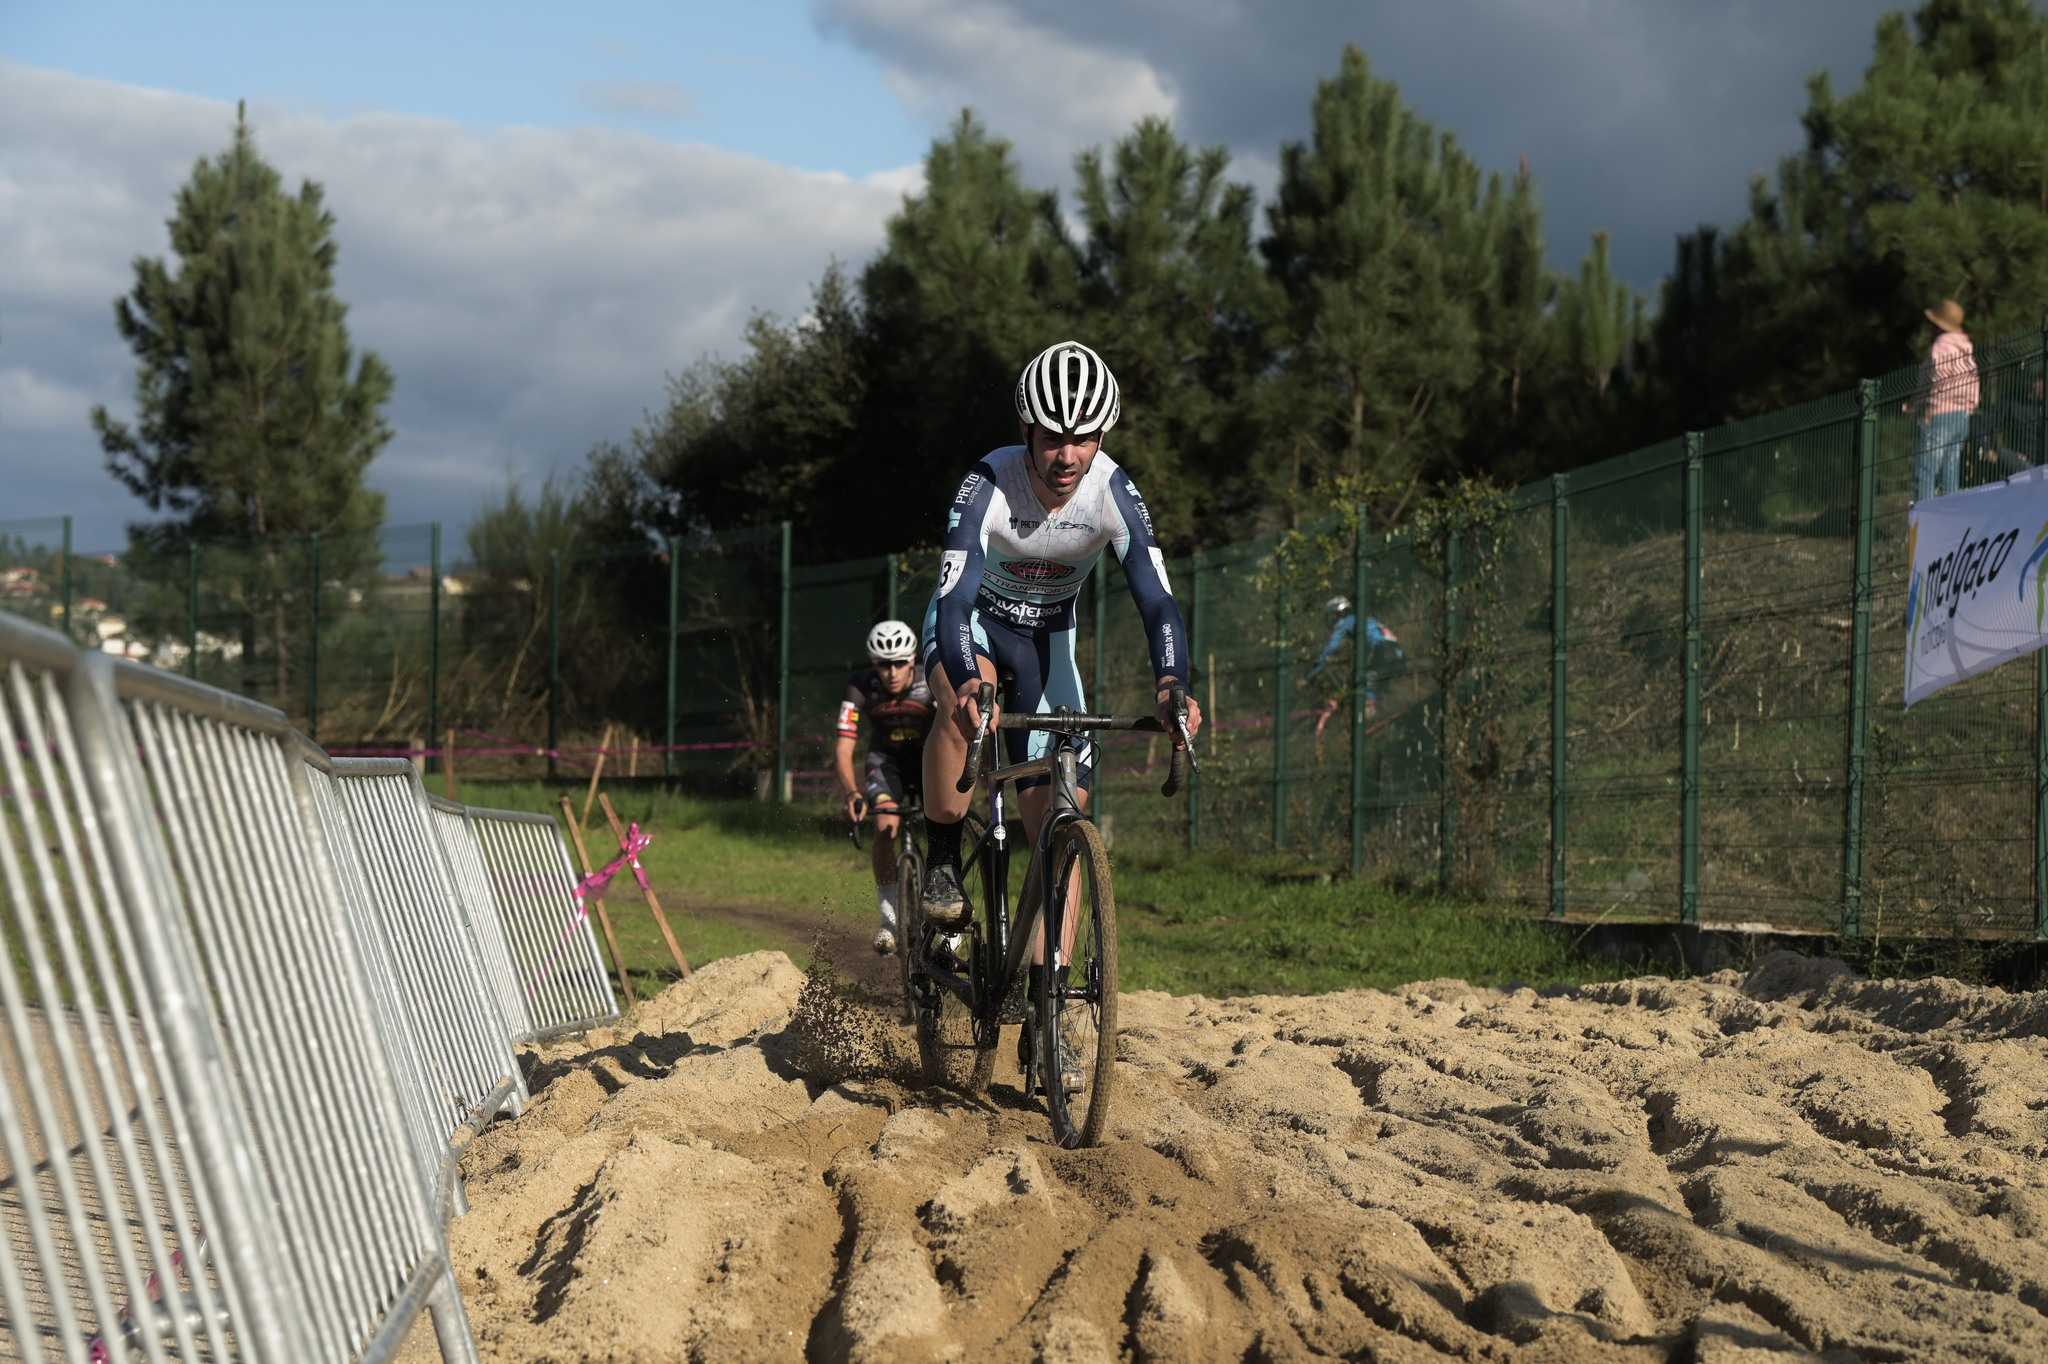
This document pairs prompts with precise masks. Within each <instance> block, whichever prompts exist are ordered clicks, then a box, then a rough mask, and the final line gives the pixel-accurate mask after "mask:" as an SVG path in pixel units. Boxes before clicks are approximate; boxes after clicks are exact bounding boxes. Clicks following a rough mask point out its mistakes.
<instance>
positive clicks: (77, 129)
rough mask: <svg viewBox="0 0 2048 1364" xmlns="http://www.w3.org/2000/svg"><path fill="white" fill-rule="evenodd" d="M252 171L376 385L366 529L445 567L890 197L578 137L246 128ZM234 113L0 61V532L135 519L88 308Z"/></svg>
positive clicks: (641, 142) (259, 118)
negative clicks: (434, 544) (370, 361)
mask: <svg viewBox="0 0 2048 1364" xmlns="http://www.w3.org/2000/svg"><path fill="white" fill-rule="evenodd" d="M250 115H251V119H252V122H253V123H254V124H255V127H256V131H257V142H258V146H259V148H260V149H261V151H262V152H263V154H264V155H265V156H266V158H268V159H269V160H270V162H271V163H272V164H273V165H275V166H276V167H277V168H278V169H279V171H280V172H281V173H282V174H283V175H284V176H285V179H286V182H287V183H288V184H290V185H292V186H294V187H295V186H296V185H297V184H298V182H299V181H300V179H301V178H304V177H310V178H312V179H315V180H318V181H319V182H320V183H321V184H322V185H323V186H324V187H325V189H326V192H327V202H328V206H329V208H330V209H331V211H332V212H333V213H334V215H335V218H336V220H337V223H338V227H337V238H338V240H339V242H340V246H341V257H340V265H339V268H338V291H339V293H340V295H341V297H342V298H343V299H344V300H345V301H346V302H347V303H348V305H349V317H348V323H349V330H350V334H351V339H352V340H353V342H354V343H355V345H356V346H357V347H358V348H359V349H374V350H375V351H377V352H378V353H379V354H380V355H381V356H383V358H384V359H385V360H386V361H387V362H388V363H389V364H390V366H391V368H392V370H393V371H394V373H395V374H396V376H397V392H396V395H395V397H394V399H393V402H392V405H391V408H390V413H389V415H390V419H391V422H392V424H393V426H394V427H395V428H396V430H397V437H396V439H395V440H393V442H392V443H391V445H390V446H388V447H387V448H386V451H385V453H384V454H383V455H382V456H381V457H380V458H379V459H378V461H377V463H376V464H375V465H374V466H372V471H371V482H372V483H373V484H374V485H375V486H376V487H378V488H379V489H381V490H382V491H383V492H385V493H386V494H387V496H388V499H389V506H390V511H389V518H390V520H391V521H392V522H394V523H399V524H409V523H419V522H426V521H434V520H439V521H443V522H446V523H448V529H449V535H450V536H451V539H452V543H453V544H454V545H455V546H459V545H460V533H461V529H462V527H463V526H464V525H466V524H467V522H468V521H469V519H470V518H471V516H473V515H474V514H475V512H476V510H477V508H478V507H479V506H480V505H482V504H483V503H484V502H485V501H487V500H489V499H491V498H494V497H495V496H497V495H498V494H499V493H500V492H501V491H502V489H503V487H504V485H505V482H506V480H507V479H508V478H517V479H519V480H520V481H521V482H522V483H523V484H524V485H525V486H527V487H528V488H529V489H531V488H533V487H536V486H537V485H538V484H539V483H540V482H541V481H542V480H543V479H544V478H545V477H547V475H548V474H549V472H550V471H553V470H560V471H562V472H565V473H566V472H570V471H573V470H574V469H575V468H577V467H578V466H580V464H581V462H582V458H583V455H584V453H585V452H586V451H587V450H588V449H589V448H590V446H591V445H592V444H593V443H594V442H595V441H597V440H600V439H604V438H620V437H624V436H625V435H627V434H628V433H629V432H630V430H631V428H632V427H633V425H634V423H635V422H636V421H637V420H639V418H640V417H641V415H642V414H643V412H645V411H646V410H647V409H649V408H652V407H658V406H659V405H660V404H661V402H662V400H663V395H664V379H665V376H667V375H669V374H672V373H675V372H677V371H679V370H681V369H683V368H685V367H686V366H688V365H689V364H691V363H692V362H693V361H695V360H697V359H698V358H700V357H702V356H704V355H706V354H710V353H720V352H722V353H725V354H731V353H733V351H734V349H735V348H736V346H737V343H738V340H739V335H740V330H741V328H742V326H743V325H744V323H745V322H746V319H747V317H748V316H749V315H750V314H751V313H753V312H755V311H757V310H766V311H770V312H777V313H781V314H783V315H790V314H793V313H796V312H798V311H800V310H801V309H802V308H803V306H804V305H805V303H806V302H807V300H808V294H809V289H810V286H811V284H812V282H813V281H815V280H816V278H817V276H818V274H819V272H820V271H822V270H823V268H824V266H825V264H826V262H827V261H828V260H829V259H831V258H832V257H834V256H837V257H839V258H840V259H842V260H847V261H858V260H861V259H863V258H865V257H866V255H867V254H868V252H869V251H871V250H872V249H873V247H874V246H875V244H876V243H877V242H879V241H880V239H881V234H882V223H883V220H884V219H885V218H886V217H887V215H888V214H889V212H890V211H891V210H892V209H894V208H895V206H896V205H897V203H898V202H900V197H901V195H902V194H903V192H904V191H905V190H907V189H910V188H912V187H914V185H915V183H916V181H915V174H914V172H910V171H906V172H900V173H892V174H885V175H877V176H871V177H867V178H865V179H860V180H854V179H850V178H848V177H845V176H839V175H827V174H813V173H808V172H802V171H797V170H793V169H791V168H789V167H785V166H778V165H774V164H771V163H768V162H763V161H760V160H757V159H754V158H750V157H744V156H738V155H733V154H730V153H726V152H721V151H718V150H716V149H715V148H707V147H702V146H674V145H670V144H666V143H662V142H657V141H655V140H653V139H650V138H646V137H640V136H635V135H632V134H627V133H620V132H608V131H602V130H587V129H586V130H573V131H567V130H565V131H556V130H545V129H512V130H504V131H500V132H496V133H478V132H474V131H470V130H466V129H463V128H459V127H457V126H455V125H453V124H450V123H445V122H440V121H436V120H431V119H421V118H408V117H398V116H391V115H369V116H358V117H352V118H347V119H330V118H320V117H313V116H310V115H307V114H304V113H301V112H297V111H291V110H275V109H266V108H264V107H262V106H260V105H259V106H255V107H252V108H251V110H250ZM233 126H234V109H233V108H232V106H229V105H226V104H222V103H219V102H217V101H212V100H205V99H198V98H193V97H187V96H182V95H172V94H165V93H162V92H156V91H148V90H138V89H135V88H132V87H126V86H120V85H114V84H110V83H106V82H100V81H91V80H86V79H83V78H79V77H74V76H68V75H63V74H60V73H55V72H48V71H40V70H35V69H32V68H27V67H21V66H12V65H7V64H5V63H0V127H5V128H7V129H8V130H9V136H8V137H7V138H6V139H4V140H0V260H4V261H5V262H6V263H7V267H6V269H4V270H0V522H7V521H10V520H16V519H19V518H24V517H31V516H37V517H39V516H45V515H55V514H61V513H66V512H68V513H71V514H72V515H74V516H75V517H77V518H78V538H79V543H80V544H81V545H83V546H87V547H92V548H103V547H113V546H118V545H119V544H120V543H121V542H122V539H123V534H122V527H123V525H124V524H125V523H126V522H128V521H130V520H135V519H139V518H141V517H142V516H144V515H145V509H144V508H143V507H142V505H141V504H140V503H138V502H136V501H135V500H134V499H133V498H131V497H129V496H128V494H127V493H126V491H125V490H124V489H122V488H121V487H120V486H119V485H118V484H116V483H115V482H114V481H113V480H112V479H111V478H109V477H108V476H107V475H106V473H105V471H104V467H103V460H102V456H101V454H100V450H99V445H98V441H97V440H96V438H95V437H94V436H93V434H92V432H91V429H90V427H89V425H88V424H87V411H88V410H89V409H90V407H91V406H92V404H94V403H105V404H107V405H108V406H109V407H111V408H113V409H114V410H115V411H116V413H117V415H118V414H120V413H123V412H126V411H127V410H128V409H129V407H130V394H131V390H132V386H133V383H134V370H135V362H134V357H133V356H132V354H130V353H129V351H128V350H127V348H126V347H125V346H124V345H122V343H121V341H120V339H119V337H118V336H117V335H116V333H115V331H114V324H113V302H114V299H115V298H116V297H117V296H118V295H120V294H122V293H123V292H125V291H126V290H128V289H129V288H131V287H132V285H133V270H132V266H131V262H132V261H133V259H134V258H135V257H136V256H137V255H164V254H166V253H167V251H168V243H167V241H166V238H165V233H164V226H163V224H164V220H165V218H166V217H168V216H169V214H170V212H171V210H172V201H173V197H174V195H175V193H176V191H177V187H178V186H179V184H181V183H182V182H183V181H184V179H185V177H186V176H187V175H188V174H189V173H190V171H191V167H192V164H193V162H194V161H195V160H197V159H199V158H201V157H204V156H210V155H212V154H214V153H215V152H217V151H218V150H219V149H220V148H221V147H222V146H224V145H225V144H226V142H227V140H228V137H229V136H230V134H231V131H232V129H233Z"/></svg>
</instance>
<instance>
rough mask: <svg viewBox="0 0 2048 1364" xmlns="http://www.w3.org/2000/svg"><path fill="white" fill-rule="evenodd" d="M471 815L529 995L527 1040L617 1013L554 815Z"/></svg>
mask: <svg viewBox="0 0 2048 1364" xmlns="http://www.w3.org/2000/svg"><path fill="white" fill-rule="evenodd" d="M466 819H467V821H468V825H469V828H470V831H471V833H472V834H473V835H474V838H475V843H476V846H477V849H478V852H479V854H480V859H479V860H480V869H481V870H482V871H483V872H484V874H485V876H486V882H485V885H484V889H485V891H486V892H487V893H488V895H489V897H490V899H491V900H492V902H493V903H494V904H495V905H496V908H497V915H498V917H499V919H500V921H501V922H502V924H503V925H504V930H505V937H506V940H507V943H508V946H509V949H510V953H511V959H512V960H511V965H512V968H513V970H514V973H515V977H516V983H517V987H518V989H519V991H520V993H521V995H522V996H523V998H524V1000H525V1003H526V1011H527V1017H528V1021H529V1031H528V1032H527V1033H526V1035H525V1038H524V1040H527V1041H534V1042H544V1041H546V1040H548V1039H549V1038H553V1037H560V1036H563V1035H564V1034H568V1033H574V1032H581V1031H582V1030H584V1029H586V1028H588V1027H590V1026H592V1024H593V1023H594V1022H598V1021H602V1020H604V1019H608V1018H613V1017H616V1016H617V1014H618V1003H617V1000H616V997H615V996H614V995H613V994H612V982H611V977H610V976H609V975H608V974H606V972H605V968H604V958H603V957H601V956H599V955H598V951H597V938H596V935H594V934H593V933H592V932H591V931H590V920H589V918H588V917H587V916H586V915H585V912H584V907H583V905H582V903H581V902H580V901H579V900H578V899H577V897H576V885H577V876H576V873H575V871H574V870H573V869H572V867H571V866H570V863H569V850H568V848H566V847H565V846H563V843H562V832H561V830H560V829H559V828H558V827H557V826H556V824H555V822H554V820H552V819H550V818H548V817H547V816H546V815H536V814H527V813H522V812H520V811H516V810H478V809H471V810H469V811H468V813H467V815H466Z"/></svg>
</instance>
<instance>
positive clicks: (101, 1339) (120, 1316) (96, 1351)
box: [85, 1228, 206, 1364]
mask: <svg viewBox="0 0 2048 1364" xmlns="http://www.w3.org/2000/svg"><path fill="white" fill-rule="evenodd" d="M194 1235H195V1236H196V1237H197V1239H198V1241H199V1253H200V1254H202V1255H204V1254H205V1253H206V1236H205V1234H204V1233H203V1232H200V1231H198V1229H197V1228H195V1229H194ZM171 1272H172V1273H175V1274H182V1273H184V1272H185V1252H184V1251H183V1250H174V1251H172V1252H171ZM142 1290H143V1292H145V1293H147V1294H148V1295H149V1300H150V1301H151V1302H160V1301H162V1300H163V1296H164V1286H163V1281H162V1280H161V1279H159V1278H158V1277H157V1274H156V1271H155V1270H151V1271H150V1273H149V1277H148V1278H146V1279H144V1280H143V1281H142ZM134 1317H135V1304H134V1303H133V1302H132V1301H130V1302H124V1303H122V1304H121V1310H120V1311H119V1312H116V1313H115V1314H114V1320H115V1321H116V1322H117V1323H122V1324H123V1329H122V1332H121V1334H122V1335H124V1336H127V1335H130V1334H132V1332H133V1328H132V1327H129V1326H127V1325H125V1323H128V1322H132V1321H133V1320H134ZM85 1357H86V1358H87V1359H90V1360H91V1361H92V1364H113V1361H114V1352H113V1350H112V1349H111V1348H110V1347H109V1346H108V1344H107V1339H106V1337H105V1336H94V1337H93V1338H92V1339H91V1340H89V1341H87V1342H86V1346H85Z"/></svg>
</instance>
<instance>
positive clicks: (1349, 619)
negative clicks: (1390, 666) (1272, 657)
mask: <svg viewBox="0 0 2048 1364" xmlns="http://www.w3.org/2000/svg"><path fill="white" fill-rule="evenodd" d="M1357 628H1358V617H1357V615H1356V614H1346V615H1345V616H1344V617H1342V618H1341V619H1340V620H1338V622H1337V624H1336V628H1334V629H1332V630H1331V631H1330V638H1329V641H1328V642H1327V643H1325V644H1324V645H1323V651H1322V652H1321V653H1320V654H1317V655H1316V661H1315V663H1314V664H1313V665H1312V666H1311V667H1310V668H1309V670H1308V675H1307V676H1306V677H1305V678H1304V679H1303V680H1304V681H1309V682H1312V681H1314V680H1315V678H1316V675H1317V674H1318V673H1320V672H1322V670H1323V669H1324V668H1326V667H1328V666H1329V665H1330V661H1331V660H1332V659H1334V658H1335V657H1336V656H1337V650H1339V649H1341V648H1343V647H1344V641H1345V640H1347V639H1350V638H1351V632H1352V631H1353V630H1355V629H1357ZM1365 644H1366V648H1367V650H1368V651H1373V650H1377V649H1379V648H1380V647H1381V646H1382V645H1391V646H1392V647H1393V650H1394V656H1395V657H1396V658H1399V657H1401V656H1402V654H1401V644H1400V641H1399V640H1397V639H1395V638H1394V632H1393V631H1392V630H1389V629H1388V628H1387V627H1386V626H1384V625H1382V624H1380V623H1379V620H1378V619H1377V618H1376V617H1373V616H1367V617H1366V618H1365Z"/></svg>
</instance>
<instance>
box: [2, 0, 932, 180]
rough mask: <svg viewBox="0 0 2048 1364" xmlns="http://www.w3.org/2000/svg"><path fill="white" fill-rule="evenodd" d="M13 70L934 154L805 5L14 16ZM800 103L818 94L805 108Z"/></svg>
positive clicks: (873, 74)
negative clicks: (28, 68) (20, 68)
mask: <svg viewBox="0 0 2048 1364" xmlns="http://www.w3.org/2000/svg"><path fill="white" fill-rule="evenodd" d="M0 9H4V11H5V13H4V17H0V53H4V54H5V55H6V56H7V57H9V58H11V59H13V60H15V61H17V62H22V63H25V64H27V65H31V66H40V67H46V68H51V69H55V70H60V71H69V72H72V73H75V74H77V75H82V76H97V77H100V78H102V79H105V80H111V81H118V82H122V83H124V84H130V85H141V86H151V87H159V88H164V89H170V90H177V91H181V92H183V93H186V94H192V95H204V96H208V97H211V98H213V99H218V100H226V101H229V102H232V101H234V100H235V99H237V98H241V97H246V98H248V99H250V100H252V101H260V102H265V103H270V104H278V105H285V104H289V105H293V106H297V107H301V108H305V109H308V110H316V111H322V112H326V113H328V114H331V115H336V116H345V115H348V114H354V113H365V112H372V111H398V112H404V113H408V114H418V115H423V116H426V117H430V118H445V119H451V120H453V121H455V122H458V123H462V124H464V125H466V126H470V127H475V128H488V127H495V126H501V125H519V124H538V125H542V126H550V127H572V126H599V127H610V128H618V129H622V130H628V131H636V132H643V133H648V134H652V135H655V136H658V137H662V138H664V139H667V140H672V141H686V142H704V143H709V144H711V145H713V146H718V147H724V148H728V149H730V150H733V151H737V152H746V153H749V154H751V155H754V156H759V157H763V158H766V159H768V160H772V161H779V162H782V163H784V164H787V165H791V166H799V167H803V168H805V169H809V170H838V171H844V172H846V173H848V174H852V175H862V174H866V173H868V172H870V171H876V170H882V169H884V168H887V167H890V166H900V165H903V164H904V163H906V162H909V161H914V160H916V159H917V158H918V157H919V156H920V155H921V154H922V153H923V150H924V147H925V145H926V144H927V142H928V141H929V138H930V134H929V132H928V131H927V129H926V128H925V127H924V126H923V124H922V123H920V122H919V121H918V120H917V119H915V118H913V117H912V116H911V115H910V113H909V112H908V111H907V110H906V109H905V107H904V105H903V103H902V101H900V100H899V99H898V98H897V97H896V96H895V95H894V94H892V93H891V92H890V91H889V89H888V88H887V86H886V85H885V83H884V82H883V80H882V78H881V75H882V72H881V67H880V64H879V63H878V62H876V60H875V59H874V58H872V57H870V56H869V55H868V54H866V53H865V52H863V51H861V50H860V49H858V48H856V47H855V46H853V45H852V44H850V43H847V42H845V41H843V40H836V39H833V38H830V37H828V36H826V34H824V33H823V32H822V31H821V28H820V25H819V22H818V20H817V19H816V18H815V17H814V16H813V13H812V10H811V8H810V6H809V5H806V4H802V3H793V2H792V0H758V2H757V3H746V4H731V3H727V4H715V3H701V2H700V0H670V2H669V3H659V2H658V0H615V2H614V3H606V4H602V5H592V6H588V7H577V6H572V5H566V4H559V3H557V4H539V3H534V0H505V3H495V4H492V3H461V4H454V3H446V2H445V0H443V2H442V3H431V2H429V3H404V0H355V2H354V3H349V4H346V5H322V4H304V3H269V4H264V3H250V2H249V0H177V2H176V3H166V2H165V0H154V2H145V0H7V3H6V4H5V5H4V6H0ZM793 92H805V93H802V94H800V95H799V97H797V98H792V94H793Z"/></svg>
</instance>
